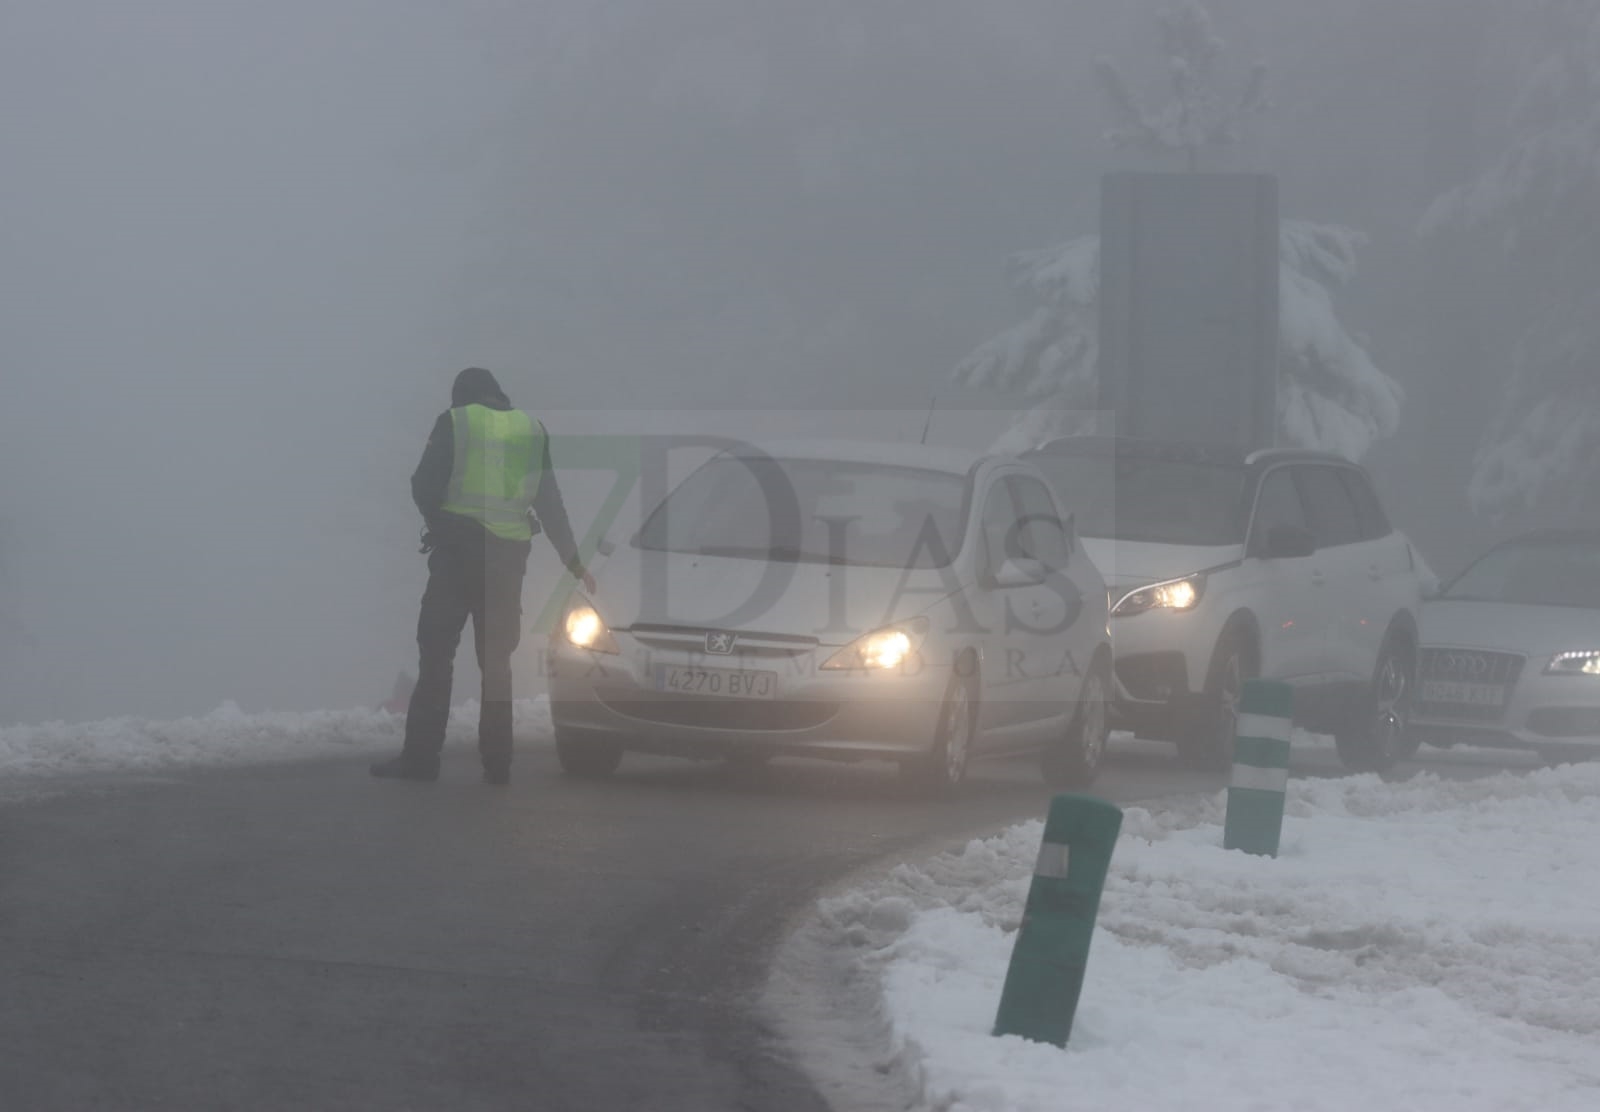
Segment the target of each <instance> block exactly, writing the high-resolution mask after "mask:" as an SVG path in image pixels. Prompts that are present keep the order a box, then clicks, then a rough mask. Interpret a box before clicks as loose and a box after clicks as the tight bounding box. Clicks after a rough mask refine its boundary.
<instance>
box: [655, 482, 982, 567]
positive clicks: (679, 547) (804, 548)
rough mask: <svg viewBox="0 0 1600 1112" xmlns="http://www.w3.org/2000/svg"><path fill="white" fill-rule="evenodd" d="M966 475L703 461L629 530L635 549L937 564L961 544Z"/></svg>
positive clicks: (878, 564) (873, 564)
mask: <svg viewBox="0 0 1600 1112" xmlns="http://www.w3.org/2000/svg"><path fill="white" fill-rule="evenodd" d="M966 500H967V480H966V479H965V478H964V477H962V476H959V475H952V474H948V473H946V472H940V471H925V470H922V469H919V468H912V467H888V466H882V465H878V464H867V463H840V462H835V461H832V460H793V459H781V460H778V459H765V458H762V459H750V458H733V457H722V458H719V459H715V460H712V461H711V462H710V463H708V464H706V465H705V466H704V467H702V468H700V469H699V470H698V471H696V472H695V473H694V474H692V475H690V476H689V477H688V478H687V479H685V480H684V481H683V482H682V483H681V484H680V485H679V486H678V487H677V488H676V489H675V490H674V491H673V492H672V493H671V494H670V495H668V496H667V498H666V500H665V501H664V502H662V503H661V505H660V506H658V507H657V508H656V510H655V512H654V513H652V514H651V515H650V517H649V519H648V520H647V521H646V522H645V525H644V528H643V529H641V530H640V531H639V536H638V537H637V538H636V539H635V542H634V543H635V544H636V545H637V546H638V547H640V548H647V549H655V550H659V551H666V552H693V553H698V554H700V555H705V556H733V557H743V558H746V559H757V560H772V561H778V562H784V563H807V562H814V563H827V564H849V565H856V566H865V567H886V568H912V567H916V568H934V567H943V566H945V565H946V564H948V563H949V562H950V561H951V560H953V559H954V558H955V556H956V553H957V551H958V550H959V549H960V547H961V538H962V534H963V532H964V529H963V526H964V525H965V519H966V513H965V511H966Z"/></svg>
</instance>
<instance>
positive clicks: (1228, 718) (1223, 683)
mask: <svg viewBox="0 0 1600 1112" xmlns="http://www.w3.org/2000/svg"><path fill="white" fill-rule="evenodd" d="M1255 673H1256V668H1255V663H1254V661H1253V660H1252V658H1251V656H1250V655H1249V641H1248V640H1247V639H1246V637H1245V635H1244V634H1243V633H1242V632H1240V631H1239V630H1232V631H1230V632H1228V633H1224V634H1223V635H1222V639H1221V640H1219V641H1218V642H1217V647H1216V651H1214V652H1213V653H1212V654H1211V672H1210V674H1209V675H1207V676H1206V690H1205V697H1204V699H1203V700H1202V706H1201V709H1200V712H1199V713H1198V714H1197V715H1195V718H1194V720H1193V721H1192V722H1190V723H1187V724H1186V725H1185V727H1184V728H1183V730H1182V731H1181V732H1180V733H1179V735H1178V755H1179V756H1180V757H1182V758H1183V760H1184V763H1186V764H1188V765H1189V766H1190V767H1191V768H1199V769H1204V770H1206V771H1207V772H1223V771H1226V770H1227V769H1228V767H1229V766H1230V765H1232V763H1233V742H1234V737H1235V735H1236V734H1237V733H1238V731H1239V699H1240V698H1241V696H1242V695H1243V694H1244V681H1245V680H1247V679H1250V678H1251V677H1253V676H1254V675H1255Z"/></svg>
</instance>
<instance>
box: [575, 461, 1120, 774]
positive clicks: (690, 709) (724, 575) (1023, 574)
mask: <svg viewBox="0 0 1600 1112" xmlns="http://www.w3.org/2000/svg"><path fill="white" fill-rule="evenodd" d="M1106 602H1107V600H1106V588H1105V584H1104V581H1103V580H1102V579H1101V577H1100V573H1099V572H1098V571H1097V570H1096V569H1095V567H1094V565H1093V563H1091V562H1090V560H1089V559H1088V558H1087V557H1086V556H1085V555H1084V553H1083V551H1082V549H1081V548H1080V547H1079V545H1078V544H1077V542H1076V539H1075V538H1074V536H1073V535H1072V531H1071V528H1070V524H1068V523H1066V522H1064V521H1063V519H1062V515H1061V512H1060V509H1059V507H1058V506H1057V504H1056V501H1055V499H1054V497H1053V496H1052V495H1051V493H1050V488H1049V487H1048V485H1047V484H1046V483H1045V482H1044V480H1043V478H1042V476H1040V475H1039V473H1038V472H1037V471H1035V470H1034V469H1033V468H1032V467H1030V466H1027V465H1025V464H1022V463H1020V462H1018V461H1016V460H1006V459H995V458H985V457H981V456H978V455H975V454H969V453H964V452H958V451H952V450H948V449H942V448H934V447H926V446H921V445H910V444H901V445H845V444H841V443H838V442H811V443H792V444H778V445H770V446H767V447H765V448H759V449H758V448H740V449H735V450H731V451H728V452H724V453H722V454H720V455H718V456H716V457H714V458H713V459H711V460H710V461H709V462H707V463H706V464H704V465H703V466H702V467H700V468H699V469H698V470H697V471H695V472H694V473H693V474H691V475H690V476H689V477H688V478H686V479H685V480H684V481H683V482H682V483H681V484H679V485H678V486H677V487H676V488H675V489H674V490H673V491H672V493H671V494H670V495H668V496H667V498H666V499H665V500H664V501H663V502H662V503H661V504H660V505H659V506H658V507H657V508H656V509H655V510H654V511H653V512H652V513H651V514H650V515H649V516H648V517H647V518H646V520H645V523H644V525H643V527H642V528H641V529H640V530H639V532H638V534H637V535H636V536H634V537H633V538H632V540H631V541H630V542H628V543H626V544H622V545H619V546H617V548H616V549H615V550H614V551H613V553H612V555H611V556H610V557H609V558H608V560H607V561H606V563H605V564H604V566H603V567H602V568H601V569H600V575H599V581H598V590H597V592H596V593H595V597H594V598H592V599H585V598H578V599H576V600H575V601H574V603H573V604H572V606H571V607H570V609H569V610H568V611H567V613H566V615H565V618H564V620H563V622H562V625H561V628H560V630H558V632H557V634H556V635H555V636H553V637H552V638H551V641H552V646H551V650H552V651H551V710H552V715H553V718H554V723H555V734H556V748H557V753H558V755H559V758H560V761H561V764H562V767H563V768H564V769H565V770H566V771H568V772H569V773H573V774H576V775H583V776H604V775H609V774H610V773H611V772H613V771H614V770H615V769H616V768H617V765H618V762H619V761H620V760H621V758H622V754H623V753H624V752H625V751H628V750H634V751H639V752H648V753H658V754H669V755H676V756H683V757H692V758H701V759H724V760H730V761H735V762H752V763H754V762H760V761H764V760H766V759H768V758H771V757H775V756H787V755H797V756H808V757H825V758H834V759H841V760H862V759H880V760H888V761H895V762H898V763H899V764H900V766H901V769H902V770H903V771H904V772H905V773H907V774H908V775H910V776H911V777H913V778H915V779H916V780H918V781H920V782H921V783H923V784H925V785H926V786H929V787H932V788H936V789H950V788H954V787H955V786H957V785H958V784H960V783H961V781H962V780H963V778H964V777H965V776H966V772H967V764H968V761H969V759H970V758H972V757H975V756H984V755H998V754H1010V753H1016V752H1019V751H1024V750H1031V751H1035V752H1040V753H1042V754H1043V755H1044V761H1043V768H1044V771H1045V775H1046V776H1047V778H1048V779H1049V780H1051V781H1052V782H1054V783H1059V784H1063V785H1068V784H1070V785H1085V784H1087V783H1089V782H1090V781H1091V780H1092V779H1093V778H1094V776H1095V773H1096V772H1097V771H1098V769H1099V766H1100V760H1101V756H1102V754H1103V753H1104V751H1105V741H1106V734H1107V724H1106V697H1107V693H1108V690H1109V686H1110V668H1111V652H1110V644H1109V636H1108V634H1107V629H1106V624H1107V613H1106V610H1107V606H1106Z"/></svg>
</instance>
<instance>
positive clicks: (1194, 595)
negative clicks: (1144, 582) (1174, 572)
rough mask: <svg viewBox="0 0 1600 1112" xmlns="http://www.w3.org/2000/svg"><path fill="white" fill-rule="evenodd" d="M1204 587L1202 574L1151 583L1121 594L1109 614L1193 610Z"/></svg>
mask: <svg viewBox="0 0 1600 1112" xmlns="http://www.w3.org/2000/svg"><path fill="white" fill-rule="evenodd" d="M1205 589H1206V578H1205V576H1203V575H1191V576H1187V577H1186V578H1183V579H1169V580H1167V581H1166V582H1165V583H1152V584H1150V586H1148V587H1140V588H1139V589H1138V590H1136V591H1129V592H1128V593H1127V594H1125V595H1123V596H1122V598H1120V599H1119V600H1117V604H1116V605H1115V606H1113V607H1112V608H1111V616H1112V617H1113V618H1131V617H1133V615H1135V614H1143V613H1144V612H1145V611H1146V610H1193V609H1194V608H1195V607H1196V606H1198V605H1199V604H1200V596H1201V595H1202V594H1204V593H1205Z"/></svg>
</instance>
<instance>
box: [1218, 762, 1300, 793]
mask: <svg viewBox="0 0 1600 1112" xmlns="http://www.w3.org/2000/svg"><path fill="white" fill-rule="evenodd" d="M1228 786H1229V787H1230V788H1254V789H1255V790H1256V791H1263V792H1286V791H1288V790H1289V770H1288V769H1286V768H1257V767H1256V766H1255V765H1241V764H1236V765H1234V766H1233V779H1232V780H1230V781H1228Z"/></svg>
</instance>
